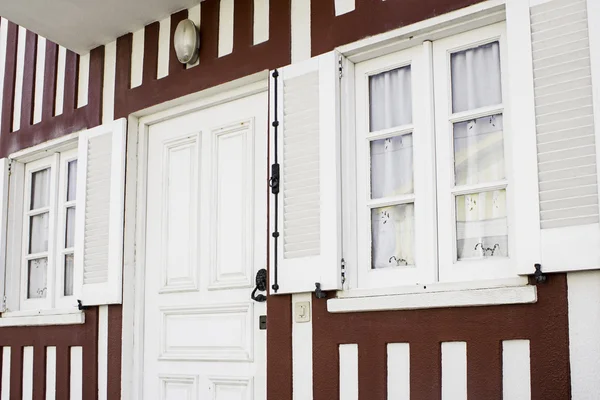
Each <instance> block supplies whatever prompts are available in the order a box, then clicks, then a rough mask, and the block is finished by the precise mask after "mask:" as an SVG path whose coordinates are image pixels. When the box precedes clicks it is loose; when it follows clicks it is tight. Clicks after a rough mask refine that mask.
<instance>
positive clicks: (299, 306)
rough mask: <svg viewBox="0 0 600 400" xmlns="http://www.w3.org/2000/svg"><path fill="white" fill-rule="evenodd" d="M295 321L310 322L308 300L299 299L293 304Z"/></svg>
mask: <svg viewBox="0 0 600 400" xmlns="http://www.w3.org/2000/svg"><path fill="white" fill-rule="evenodd" d="M294 318H295V320H296V322H310V301H299V302H297V303H296V304H295V305H294Z"/></svg>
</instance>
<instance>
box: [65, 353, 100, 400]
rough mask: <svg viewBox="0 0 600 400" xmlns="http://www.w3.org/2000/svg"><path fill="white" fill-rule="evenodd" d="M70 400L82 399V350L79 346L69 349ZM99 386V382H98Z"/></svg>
mask: <svg viewBox="0 0 600 400" xmlns="http://www.w3.org/2000/svg"><path fill="white" fill-rule="evenodd" d="M70 368H71V372H70V379H69V384H70V391H69V395H70V397H69V398H70V399H71V400H81V399H82V398H83V397H82V396H83V348H82V347H81V346H73V347H71V363H70ZM98 385H100V382H98Z"/></svg>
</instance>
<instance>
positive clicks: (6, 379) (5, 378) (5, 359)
mask: <svg viewBox="0 0 600 400" xmlns="http://www.w3.org/2000/svg"><path fill="white" fill-rule="evenodd" d="M0 398H1V399H2V400H9V399H10V347H8V346H5V347H3V348H2V393H0Z"/></svg>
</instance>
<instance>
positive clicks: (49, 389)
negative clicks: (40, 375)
mask: <svg viewBox="0 0 600 400" xmlns="http://www.w3.org/2000/svg"><path fill="white" fill-rule="evenodd" d="M55 398H56V347H54V346H48V347H46V400H54V399H55Z"/></svg>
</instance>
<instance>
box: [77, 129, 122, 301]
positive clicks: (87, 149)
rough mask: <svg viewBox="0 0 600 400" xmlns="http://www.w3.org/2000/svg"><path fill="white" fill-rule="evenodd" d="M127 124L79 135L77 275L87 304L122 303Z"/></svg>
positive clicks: (83, 298)
mask: <svg viewBox="0 0 600 400" xmlns="http://www.w3.org/2000/svg"><path fill="white" fill-rule="evenodd" d="M126 125H127V123H126V120H125V119H124V118H122V119H120V120H118V121H115V122H113V123H110V124H105V125H102V126H99V127H97V128H94V129H90V130H88V131H85V132H83V133H82V134H81V135H80V136H79V151H78V153H79V154H78V166H77V168H78V174H77V220H76V228H75V232H76V238H75V271H76V278H77V280H76V282H78V283H79V285H80V289H81V294H80V296H79V297H78V298H79V299H81V301H82V303H83V304H84V305H99V304H119V303H121V300H122V287H121V286H122V266H123V218H124V207H125V205H124V193H125V139H126Z"/></svg>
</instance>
